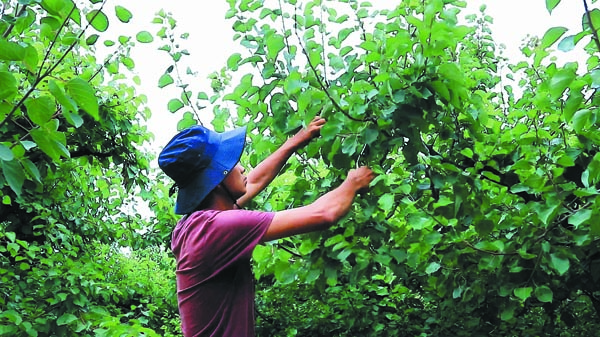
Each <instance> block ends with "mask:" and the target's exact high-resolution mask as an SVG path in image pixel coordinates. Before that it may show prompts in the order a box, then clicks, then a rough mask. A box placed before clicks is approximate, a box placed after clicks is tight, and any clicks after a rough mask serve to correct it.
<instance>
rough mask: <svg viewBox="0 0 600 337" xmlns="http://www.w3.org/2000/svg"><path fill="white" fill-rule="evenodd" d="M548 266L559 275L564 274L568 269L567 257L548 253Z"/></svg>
mask: <svg viewBox="0 0 600 337" xmlns="http://www.w3.org/2000/svg"><path fill="white" fill-rule="evenodd" d="M550 266H551V267H552V268H554V269H555V270H556V271H557V272H558V274H559V275H564V273H566V272H567V271H568V270H569V267H570V263H569V259H565V258H563V257H560V256H558V255H557V254H551V255H550Z"/></svg>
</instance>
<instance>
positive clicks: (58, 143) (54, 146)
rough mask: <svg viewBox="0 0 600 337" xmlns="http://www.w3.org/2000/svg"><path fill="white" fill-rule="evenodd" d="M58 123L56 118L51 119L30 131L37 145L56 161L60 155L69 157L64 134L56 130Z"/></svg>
mask: <svg viewBox="0 0 600 337" xmlns="http://www.w3.org/2000/svg"><path fill="white" fill-rule="evenodd" d="M58 125H59V122H58V120H57V119H52V120H50V122H48V123H46V124H45V125H44V126H43V127H40V128H39V129H33V130H31V132H30V134H31V137H32V138H33V140H34V141H35V142H36V144H37V146H38V147H39V148H40V149H41V150H42V151H44V153H46V154H47V155H48V156H49V157H50V158H52V159H53V160H54V161H58V160H59V159H60V157H61V156H63V157H65V158H69V157H70V153H69V150H67V148H66V144H67V139H66V136H65V134H64V133H62V132H59V131H58Z"/></svg>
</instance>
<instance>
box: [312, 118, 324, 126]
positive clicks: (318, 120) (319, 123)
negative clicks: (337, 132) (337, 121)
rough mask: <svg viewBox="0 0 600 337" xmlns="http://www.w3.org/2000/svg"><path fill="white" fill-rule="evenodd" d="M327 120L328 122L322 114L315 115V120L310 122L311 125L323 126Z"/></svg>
mask: <svg viewBox="0 0 600 337" xmlns="http://www.w3.org/2000/svg"><path fill="white" fill-rule="evenodd" d="M325 122H327V120H325V118H323V117H321V116H315V118H313V120H312V121H311V122H310V125H315V126H322V125H323V124H325Z"/></svg>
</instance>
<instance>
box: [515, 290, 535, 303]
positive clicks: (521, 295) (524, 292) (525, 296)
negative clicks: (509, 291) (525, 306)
mask: <svg viewBox="0 0 600 337" xmlns="http://www.w3.org/2000/svg"><path fill="white" fill-rule="evenodd" d="M532 291H533V288H531V287H524V288H516V289H515V290H514V294H515V296H517V297H518V298H519V299H520V300H521V301H525V300H526V299H528V298H529V297H530V296H531V292H532Z"/></svg>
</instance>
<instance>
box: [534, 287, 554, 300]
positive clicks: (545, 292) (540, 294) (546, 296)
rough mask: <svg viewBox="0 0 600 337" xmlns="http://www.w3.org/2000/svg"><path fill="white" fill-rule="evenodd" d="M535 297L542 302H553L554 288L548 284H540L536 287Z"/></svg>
mask: <svg viewBox="0 0 600 337" xmlns="http://www.w3.org/2000/svg"><path fill="white" fill-rule="evenodd" d="M535 297H537V299H538V301H540V302H544V303H550V302H552V297H553V293H552V289H550V288H548V287H547V286H539V287H537V288H535Z"/></svg>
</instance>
